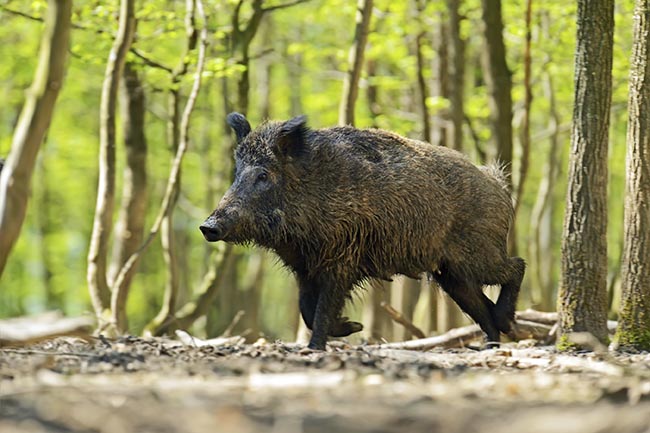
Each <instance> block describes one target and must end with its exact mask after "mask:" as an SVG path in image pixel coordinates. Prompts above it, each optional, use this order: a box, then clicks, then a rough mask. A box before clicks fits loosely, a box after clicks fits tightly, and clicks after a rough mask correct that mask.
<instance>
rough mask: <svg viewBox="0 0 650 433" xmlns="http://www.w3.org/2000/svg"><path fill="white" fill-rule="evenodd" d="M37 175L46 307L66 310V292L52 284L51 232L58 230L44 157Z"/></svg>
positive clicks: (35, 193) (38, 216)
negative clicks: (53, 213) (54, 218)
mask: <svg viewBox="0 0 650 433" xmlns="http://www.w3.org/2000/svg"><path fill="white" fill-rule="evenodd" d="M37 172H38V173H37V175H36V176H35V177H36V179H35V185H37V186H36V187H35V188H34V196H35V198H36V202H35V203H34V206H35V211H36V212H35V214H36V228H37V231H38V237H39V245H38V246H37V247H36V248H37V249H38V251H39V253H40V257H41V262H42V266H43V272H42V275H43V289H44V291H45V298H46V303H45V305H46V308H47V309H48V310H59V311H64V309H65V292H64V291H62V290H60V288H59V290H56V289H57V288H58V287H57V286H56V285H53V284H52V277H53V276H54V274H53V272H52V270H53V269H54V267H55V264H54V263H53V260H52V259H53V253H52V249H51V248H50V246H51V242H52V239H51V236H50V235H51V234H53V233H55V232H56V229H57V227H56V225H55V222H54V220H53V218H52V216H53V215H52V212H53V209H52V201H53V197H52V191H51V190H50V188H51V185H50V183H49V182H48V176H47V168H46V165H45V164H44V163H43V157H41V158H39V160H38V170H37Z"/></svg>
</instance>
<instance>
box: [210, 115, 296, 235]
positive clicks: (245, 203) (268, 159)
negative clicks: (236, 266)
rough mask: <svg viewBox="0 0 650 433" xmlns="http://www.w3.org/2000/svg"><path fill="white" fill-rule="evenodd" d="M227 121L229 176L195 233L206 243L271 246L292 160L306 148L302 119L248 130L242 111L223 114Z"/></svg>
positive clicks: (279, 222)
mask: <svg viewBox="0 0 650 433" xmlns="http://www.w3.org/2000/svg"><path fill="white" fill-rule="evenodd" d="M227 122H228V124H229V125H230V127H231V128H232V129H233V131H234V132H235V135H236V138H237V148H236V151H235V175H234V181H233V183H232V185H231V186H230V188H229V189H228V191H227V192H226V194H225V195H224V196H223V198H222V199H221V201H220V202H219V204H218V206H217V208H216V209H215V210H214V212H212V214H211V215H210V216H209V217H208V218H207V219H206V220H205V221H204V222H203V224H202V225H201V226H200V229H201V232H202V233H203V236H204V237H205V239H206V240H208V241H210V242H216V241H220V240H223V241H226V242H234V243H247V242H255V243H257V244H260V245H265V246H272V245H273V243H274V242H273V239H278V237H281V236H282V234H283V233H284V223H285V221H284V211H283V210H284V204H285V202H286V200H287V196H288V191H287V188H288V185H290V184H291V183H293V182H292V180H293V181H294V182H295V179H293V178H295V176H296V172H295V166H296V164H294V163H293V162H294V161H295V160H296V159H297V158H299V157H300V155H301V153H303V152H304V151H305V149H306V143H305V138H306V134H307V132H308V128H307V126H306V118H305V116H299V117H295V118H293V119H291V120H288V121H286V122H269V123H265V124H262V125H261V126H260V127H258V128H257V129H255V130H254V131H251V126H250V123H249V122H248V120H246V118H245V117H244V116H243V115H242V114H239V113H231V114H229V115H228V117H227ZM289 189H290V187H289Z"/></svg>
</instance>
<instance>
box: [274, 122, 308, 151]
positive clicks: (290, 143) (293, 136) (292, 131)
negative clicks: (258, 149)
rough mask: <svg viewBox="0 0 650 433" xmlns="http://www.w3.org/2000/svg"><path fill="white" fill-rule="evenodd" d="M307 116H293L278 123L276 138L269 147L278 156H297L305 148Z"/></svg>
mask: <svg viewBox="0 0 650 433" xmlns="http://www.w3.org/2000/svg"><path fill="white" fill-rule="evenodd" d="M308 130H309V128H308V127H307V116H298V117H294V118H293V119H291V120H287V121H286V122H284V123H283V124H282V125H280V131H279V133H278V140H277V142H276V143H274V144H273V145H272V147H271V149H272V150H273V153H275V154H276V155H277V156H278V157H286V156H291V157H297V156H299V155H300V154H301V153H303V152H304V151H305V150H306V144H305V134H306V133H307V131H308Z"/></svg>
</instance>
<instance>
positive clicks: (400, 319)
mask: <svg viewBox="0 0 650 433" xmlns="http://www.w3.org/2000/svg"><path fill="white" fill-rule="evenodd" d="M379 305H381V308H383V309H384V311H386V313H388V315H389V316H390V318H391V319H393V321H394V322H396V323H399V324H400V325H402V326H403V327H405V328H406V329H408V330H409V332H410V333H411V334H413V335H415V336H416V337H418V338H420V339H422V338H425V337H426V335H424V332H422V330H421V329H420V328H418V327H417V326H415V325H414V324H413V322H411V321H410V320H408V319H407V318H406V317H404V315H403V314H402V313H400V312H399V311H397V310H396V309H395V308H393V306H392V305H390V304H389V303H387V302H386V301H382V302H381V304H379Z"/></svg>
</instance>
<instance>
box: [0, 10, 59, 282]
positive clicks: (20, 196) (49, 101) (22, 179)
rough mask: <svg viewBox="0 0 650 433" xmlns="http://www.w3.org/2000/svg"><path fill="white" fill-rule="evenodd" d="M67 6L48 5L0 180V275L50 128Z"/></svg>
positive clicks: (16, 231)
mask: <svg viewBox="0 0 650 433" xmlns="http://www.w3.org/2000/svg"><path fill="white" fill-rule="evenodd" d="M71 11H72V1H70V0H50V1H48V8H47V14H46V17H45V29H44V31H43V36H42V39H41V47H40V52H39V58H38V66H37V67H36V72H35V74H34V81H33V82H32V86H31V88H30V89H29V91H28V93H27V99H26V100H25V105H24V106H23V109H22V112H21V113H20V117H19V119H18V124H17V125H16V129H15V131H14V135H13V140H12V142H11V151H10V153H9V157H8V159H7V161H6V163H5V165H4V168H3V169H2V174H1V175H0V276H1V275H2V273H3V271H4V268H5V265H6V263H7V258H8V257H9V253H10V252H11V250H12V248H13V246H14V244H15V243H16V240H17V239H18V236H19V234H20V229H21V227H22V225H23V221H24V219H25V213H26V210H27V200H28V198H29V189H30V184H31V177H32V173H33V171H34V165H35V164H36V156H37V155H38V151H39V149H40V146H41V143H42V142H43V137H44V136H45V133H46V131H47V129H48V127H49V125H50V121H51V119H52V113H53V111H54V106H55V103H56V98H57V96H58V94H59V90H60V89H61V87H62V85H63V78H64V74H65V69H66V59H67V57H68V45H69V39H70V16H71Z"/></svg>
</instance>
